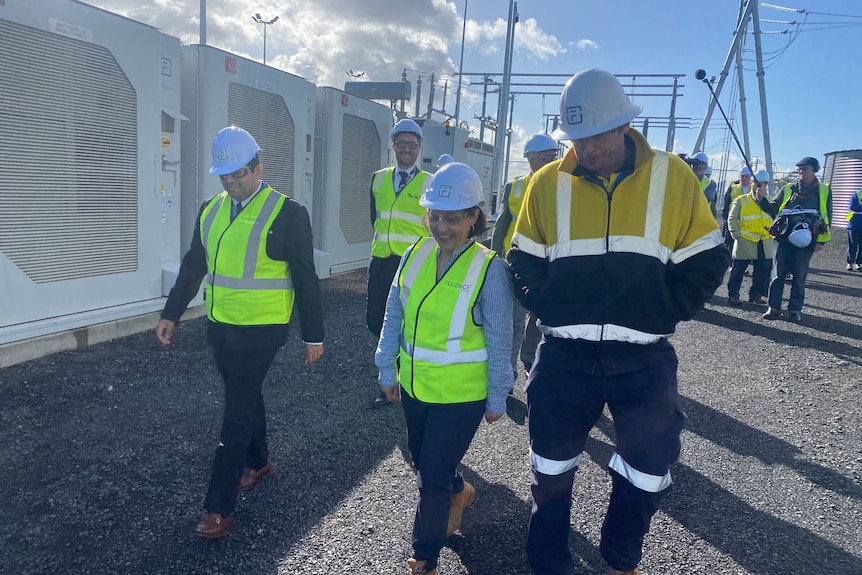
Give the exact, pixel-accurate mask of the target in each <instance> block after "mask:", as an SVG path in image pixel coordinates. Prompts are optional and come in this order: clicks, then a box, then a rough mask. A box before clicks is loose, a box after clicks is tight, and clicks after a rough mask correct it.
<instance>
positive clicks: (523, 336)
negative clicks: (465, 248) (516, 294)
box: [491, 134, 559, 379]
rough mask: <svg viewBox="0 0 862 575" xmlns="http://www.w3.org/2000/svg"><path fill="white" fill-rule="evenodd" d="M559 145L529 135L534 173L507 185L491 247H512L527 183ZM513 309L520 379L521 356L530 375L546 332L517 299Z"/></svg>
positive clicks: (551, 158)
mask: <svg viewBox="0 0 862 575" xmlns="http://www.w3.org/2000/svg"><path fill="white" fill-rule="evenodd" d="M558 151H559V144H557V142H556V140H554V139H553V138H552V137H550V136H549V135H547V134H534V135H532V136H530V137H529V138H527V143H526V145H524V157H525V158H527V162H528V163H529V164H530V173H529V174H527V175H526V176H518V177H517V178H515V179H514V180H512V181H511V182H509V183H508V184H506V187H505V188H503V197H502V199H501V200H500V209H499V211H498V214H497V222H496V224H495V225H494V236H493V238H492V240H491V249H492V250H494V251H495V252H497V253H498V254H500V255H502V256H504V257H505V255H506V253H507V252H508V251H509V248H511V247H512V234H514V233H515V222H517V221H518V213H519V212H520V211H521V203H522V202H523V200H524V194H526V193H527V185H529V183H530V178H531V177H532V176H533V174H535V173H536V171H537V170H538V169H539V168H541V167H542V166H544V165H546V164H550V163H551V162H553V161H554V160H556V159H557V155H558ZM513 306H514V307H513V308H512V328H513V334H512V359H511V361H512V371H513V372H514V374H515V379H518V357H519V355H520V358H521V363H523V364H524V371H526V372H527V373H528V374H529V373H530V369H531V368H532V367H533V358H534V356H535V355H536V347H537V346H538V345H539V340H540V339H542V334H541V333H539V328H538V327H537V326H536V318H534V317H533V316H532V314H531V313H530V312H528V311H527V310H526V309H524V306H522V305H521V303H520V302H519V301H518V300H517V298H516V299H514V300H513Z"/></svg>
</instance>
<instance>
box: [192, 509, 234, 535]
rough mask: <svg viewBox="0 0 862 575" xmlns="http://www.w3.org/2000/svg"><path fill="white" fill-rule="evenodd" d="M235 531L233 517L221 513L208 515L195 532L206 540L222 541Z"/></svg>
mask: <svg viewBox="0 0 862 575" xmlns="http://www.w3.org/2000/svg"><path fill="white" fill-rule="evenodd" d="M232 529H233V517H231V516H230V515H222V514H221V513H207V514H206V515H204V516H203V517H201V520H200V521H199V522H198V526H197V527H196V528H195V532H196V533H197V534H198V535H200V536H201V537H203V538H204V539H220V538H222V537H224V536H225V535H227V534H228V533H230V532H231V530H232Z"/></svg>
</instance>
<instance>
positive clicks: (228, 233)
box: [200, 186, 294, 325]
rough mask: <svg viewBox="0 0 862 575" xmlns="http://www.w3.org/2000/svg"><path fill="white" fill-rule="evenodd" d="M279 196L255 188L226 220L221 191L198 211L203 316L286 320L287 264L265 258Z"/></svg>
mask: <svg viewBox="0 0 862 575" xmlns="http://www.w3.org/2000/svg"><path fill="white" fill-rule="evenodd" d="M285 199H286V198H285V197H284V196H283V195H281V194H280V193H278V192H276V191H275V190H273V189H272V188H270V187H268V186H267V187H265V188H263V189H262V190H260V191H259V192H258V193H257V195H256V196H255V197H254V198H252V200H251V201H250V202H249V203H248V205H247V206H246V207H245V208H244V209H243V210H242V212H240V213H239V215H237V216H236V219H234V221H233V222H231V221H230V212H231V204H232V203H233V202H232V200H231V198H230V196H229V195H228V193H227V192H225V191H223V192H221V193H220V194H219V195H217V196H216V197H215V198H213V199H212V201H211V202H210V203H209V204H207V206H206V207H205V208H204V210H203V212H202V213H201V220H200V230H201V242H202V243H203V246H204V250H206V260H207V277H206V304H207V317H208V318H209V319H210V320H212V321H215V322H219V323H227V324H231V325H275V324H286V323H288V322H289V321H290V314H291V311H292V310H293V300H294V291H293V283H292V282H291V279H290V267H289V266H288V265H287V262H281V261H277V260H272V259H270V258H269V257H268V256H267V255H266V240H267V236H268V231H269V228H270V226H272V222H273V221H274V220H275V218H276V216H277V215H278V213H279V212H280V211H281V208H282V206H283V205H284V201H285Z"/></svg>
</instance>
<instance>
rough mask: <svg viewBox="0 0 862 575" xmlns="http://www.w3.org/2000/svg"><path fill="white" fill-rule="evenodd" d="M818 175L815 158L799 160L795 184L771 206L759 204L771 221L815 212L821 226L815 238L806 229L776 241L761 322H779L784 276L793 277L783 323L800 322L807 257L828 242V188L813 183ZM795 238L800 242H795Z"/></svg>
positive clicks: (783, 190) (829, 217)
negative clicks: (790, 213) (790, 212)
mask: <svg viewBox="0 0 862 575" xmlns="http://www.w3.org/2000/svg"><path fill="white" fill-rule="evenodd" d="M818 171H820V162H818V161H817V158H812V157H810V156H808V157H805V158H802V159H801V160H799V161H798V162H796V173H797V174H798V175H799V180H798V181H796V182H793V183H787V184H786V185H785V186H784V189H782V190H781V193H780V194H778V195H777V196H776V197H775V199H774V200H773V201H772V202H770V201H769V200H767V199H766V198H764V199H762V200H760V207H761V208H763V211H765V212H767V213H768V214H769V215H770V216H772V217H773V218H775V217H778V216H780V215H781V211H782V210H816V211H817V213H818V215H819V217H820V220H821V221H822V222H823V224H824V227H823V229H822V230H817V235H816V237H814V235H813V234H812V233H811V230H810V229H800V230H799V231H800V233H799V234H797V237H793V236H794V234H793V233H791V234H788V235H786V236H779V237H778V239H777V241H778V248H777V250H776V252H775V262H774V264H773V268H772V281H771V282H770V283H769V297H768V299H769V309H768V310H766V313H764V314H763V319H766V320H773V319H780V318H781V302H782V300H783V296H784V279H785V277H786V276H787V275H788V274H793V280H792V281H791V284H790V301H789V302H788V304H787V319H788V321H792V322H794V323H799V322H800V321H802V307H803V305H804V304H805V279H806V278H807V277H808V266H809V265H810V263H811V256H812V255H814V252H819V251H820V250H822V249H823V246H824V244H826V242H828V241H829V240H831V239H832V236H831V235H830V233H829V222H830V221H832V190H830V189H829V185H828V184H824V183H821V182H820V181H818V180H817V172H818ZM805 232H807V237H806V234H805ZM799 237H801V238H803V239H798V238H799ZM806 240H807V241H806Z"/></svg>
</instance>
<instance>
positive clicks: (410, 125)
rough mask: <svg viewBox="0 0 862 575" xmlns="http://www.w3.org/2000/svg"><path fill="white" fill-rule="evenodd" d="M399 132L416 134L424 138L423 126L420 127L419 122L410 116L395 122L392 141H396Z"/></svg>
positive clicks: (420, 138)
mask: <svg viewBox="0 0 862 575" xmlns="http://www.w3.org/2000/svg"><path fill="white" fill-rule="evenodd" d="M398 134H416V137H417V138H419V140H420V141H421V140H422V128H420V127H419V124H417V123H416V122H414V121H413V120H411V119H410V118H404V119H403V120H398V121H397V122H396V123H395V126H393V127H392V133H391V134H390V136H391V138H392V141H393V142H394V141H395V138H396V137H397V136H398Z"/></svg>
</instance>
